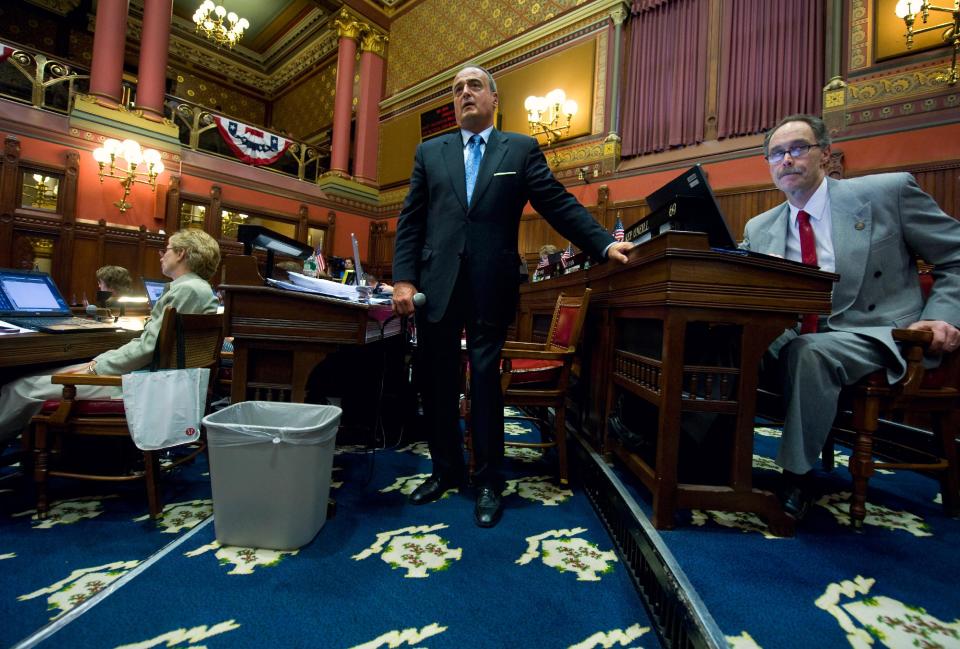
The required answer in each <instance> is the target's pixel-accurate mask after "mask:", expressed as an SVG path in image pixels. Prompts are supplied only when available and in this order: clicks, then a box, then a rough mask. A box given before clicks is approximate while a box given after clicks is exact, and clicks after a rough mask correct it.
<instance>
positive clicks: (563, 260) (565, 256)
mask: <svg viewBox="0 0 960 649" xmlns="http://www.w3.org/2000/svg"><path fill="white" fill-rule="evenodd" d="M571 259H573V244H572V243H568V244H567V248H566V250H564V251H563V253H562V254H561V255H560V264H561V265H562V266H563V267H564V268H566V267H567V264H569V263H570V260H571Z"/></svg>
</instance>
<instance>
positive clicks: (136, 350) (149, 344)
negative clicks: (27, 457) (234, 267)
mask: <svg viewBox="0 0 960 649" xmlns="http://www.w3.org/2000/svg"><path fill="white" fill-rule="evenodd" d="M219 264H220V246H219V245H218V244H217V242H216V240H215V239H214V238H213V237H211V236H210V235H208V234H207V233H206V232H202V231H200V230H181V231H180V232H177V233H176V234H174V235H172V236H171V237H170V239H169V240H168V242H167V248H166V250H164V251H163V253H162V256H161V257H160V267H161V270H162V271H163V274H164V275H165V276H167V277H169V278H170V279H171V280H173V281H172V282H170V285H169V286H168V287H167V289H166V290H165V291H164V292H163V294H162V295H161V296H160V299H159V300H157V303H156V304H155V305H154V306H153V310H152V311H151V313H150V320H149V321H148V322H147V324H146V326H145V327H144V328H143V333H141V334H140V336H138V337H137V338H134V339H133V340H131V341H129V342H128V343H126V344H125V345H123V346H121V347H118V348H117V349H111V350H110V351H107V352H104V353H102V354H100V355H99V356H97V357H96V358H94V359H93V360H92V361H88V362H86V363H81V364H79V365H71V366H68V367H62V368H59V369H56V370H53V371H51V370H46V371H44V372H43V373H40V374H35V375H31V376H24V377H21V378H19V379H16V380H15V381H11V382H10V383H8V384H7V385H5V386H3V387H2V388H0V442H2V441H4V440H6V439H9V438H11V437H13V436H15V435H17V434H18V433H20V431H22V430H23V428H24V427H25V426H26V425H27V424H28V423H29V422H30V418H31V417H33V416H34V415H35V414H36V413H37V412H39V410H40V407H41V405H42V404H43V402H44V401H45V400H47V399H56V398H58V397H59V396H60V394H61V391H62V386H59V385H54V384H53V383H51V382H50V376H51V375H52V374H62V373H65V372H87V373H90V374H126V373H128V372H132V371H133V370H138V369H141V368H143V367H145V366H146V365H148V364H149V363H150V361H151V360H152V359H153V350H154V347H155V346H156V344H157V335H158V334H159V332H160V324H161V322H162V321H163V311H164V309H166V308H167V307H168V306H172V307H174V308H176V310H177V312H178V313H216V311H217V297H216V295H214V293H213V288H212V287H211V286H210V284H209V283H208V282H207V279H208V278H209V277H210V276H212V275H213V273H214V272H215V271H216V270H217V266H219ZM121 396H122V395H121V390H120V388H116V387H99V386H79V387H78V388H77V397H78V398H80V399H119V398H120V397H121Z"/></svg>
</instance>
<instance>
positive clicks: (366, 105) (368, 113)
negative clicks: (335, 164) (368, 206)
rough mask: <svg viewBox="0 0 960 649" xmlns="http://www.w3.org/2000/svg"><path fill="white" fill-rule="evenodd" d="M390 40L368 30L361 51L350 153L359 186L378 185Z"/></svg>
mask: <svg viewBox="0 0 960 649" xmlns="http://www.w3.org/2000/svg"><path fill="white" fill-rule="evenodd" d="M387 40H389V38H388V37H387V36H386V35H384V34H378V33H376V32H373V31H370V32H367V33H366V34H364V35H363V40H362V42H361V52H360V105H359V106H358V107H357V135H356V142H354V150H353V175H354V178H355V179H356V180H358V181H360V182H362V183H367V184H370V185H376V184H377V147H378V144H379V142H380V100H381V99H382V98H383V97H382V94H383V68H384V50H385V48H386V44H387Z"/></svg>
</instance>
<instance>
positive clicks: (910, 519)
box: [617, 427, 960, 649]
mask: <svg viewBox="0 0 960 649" xmlns="http://www.w3.org/2000/svg"><path fill="white" fill-rule="evenodd" d="M779 435H780V431H779V430H778V429H776V428H766V427H758V428H757V429H756V433H755V445H754V446H755V448H754V453H755V455H754V479H755V482H756V483H757V484H758V486H763V485H764V484H767V485H768V486H772V485H773V483H774V480H775V478H776V477H777V473H776V472H777V471H778V469H777V468H776V466H775V465H774V463H773V461H772V459H771V458H773V456H774V455H775V453H776V448H777V443H778V438H779ZM847 459H848V455H847V453H846V451H842V452H841V451H840V449H839V447H838V452H837V453H836V468H835V469H834V471H833V472H831V473H822V472H821V473H819V474H818V475H817V486H818V493H820V498H819V500H818V501H817V503H816V505H815V506H814V507H812V508H811V511H810V514H809V515H808V516H807V518H806V519H805V520H804V521H803V522H801V523H800V524H799V525H798V529H797V535H796V537H795V538H787V539H784V538H776V537H773V536H770V535H769V534H768V531H767V528H766V525H765V524H764V523H763V521H761V520H760V519H758V518H757V517H755V516H753V515H751V514H731V513H728V512H712V511H696V510H694V511H692V512H690V511H688V512H683V513H681V515H680V522H679V524H678V525H677V527H676V529H674V530H667V531H663V532H661V535H662V538H663V539H664V541H665V542H666V544H667V546H668V547H669V548H670V550H671V552H672V553H673V555H674V557H675V558H676V559H677V561H678V562H679V564H680V565H681V566H682V568H683V570H684V572H685V573H686V575H687V577H688V578H689V579H690V581H691V583H692V584H693V586H694V588H695V589H696V590H697V592H698V593H699V594H700V596H701V598H702V599H703V602H704V604H705V605H706V606H707V608H708V609H709V610H710V613H711V614H712V615H713V617H714V619H715V620H716V622H717V624H718V625H719V626H720V628H721V630H722V631H723V632H724V634H725V635H726V636H727V638H728V640H730V642H731V645H732V646H734V647H738V648H740V647H743V648H748V647H764V648H766V649H770V648H773V647H777V648H781V647H784V648H789V647H798V648H799V647H837V648H840V647H857V648H866V647H878V648H879V647H896V648H904V649H906V648H915V647H923V648H930V649H932V648H933V647H944V648H946V647H954V648H956V647H960V585H958V583H960V551H958V549H960V520H957V519H951V518H947V517H946V516H945V515H944V513H943V509H942V507H941V506H940V504H939V483H938V482H936V481H934V480H932V479H930V478H926V477H924V476H921V475H918V474H916V473H914V472H911V471H900V472H896V473H891V472H885V473H878V474H877V475H875V476H874V477H873V478H872V479H871V480H870V492H869V495H868V504H867V519H866V523H865V529H864V531H863V532H862V533H857V532H854V531H853V529H852V527H851V526H850V524H849V519H848V516H847V512H848V507H847V497H848V495H849V490H850V487H851V485H850V474H849V471H848V470H847ZM617 472H618V475H620V476H621V478H622V480H623V481H624V482H625V484H627V485H628V487H629V488H630V489H631V491H632V492H633V493H634V494H636V496H635V497H636V500H637V502H638V503H639V505H640V507H641V508H642V509H643V510H644V511H645V513H646V514H647V515H648V516H649V515H651V514H652V511H651V509H650V506H649V502H650V500H649V495H648V492H647V491H646V490H645V489H644V488H643V487H642V486H641V487H638V486H637V484H638V483H637V482H636V481H635V480H634V479H633V478H632V476H630V475H628V474H627V473H626V472H625V471H624V470H622V469H621V468H617Z"/></svg>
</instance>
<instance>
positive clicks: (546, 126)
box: [523, 88, 577, 146]
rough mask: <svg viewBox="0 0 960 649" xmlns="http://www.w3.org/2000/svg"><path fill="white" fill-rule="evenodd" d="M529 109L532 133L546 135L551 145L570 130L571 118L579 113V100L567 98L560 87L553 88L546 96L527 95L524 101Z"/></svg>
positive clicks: (527, 109) (528, 118)
mask: <svg viewBox="0 0 960 649" xmlns="http://www.w3.org/2000/svg"><path fill="white" fill-rule="evenodd" d="M523 107H524V108H525V109H526V111H527V125H528V126H529V128H530V135H533V136H534V137H536V136H537V135H544V136H546V138H547V146H550V145H551V144H553V143H554V142H556V141H557V140H559V139H560V138H561V137H563V136H564V135H566V134H567V131H569V130H570V120H571V119H573V116H574V115H576V114H577V102H575V101H574V100H572V99H567V93H565V92H564V91H563V90H561V89H560V88H557V89H555V90H551V91H550V92H548V93H547V96H546V97H535V96H533V95H531V96H529V97H527V99H526V101H524V102H523Z"/></svg>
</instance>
